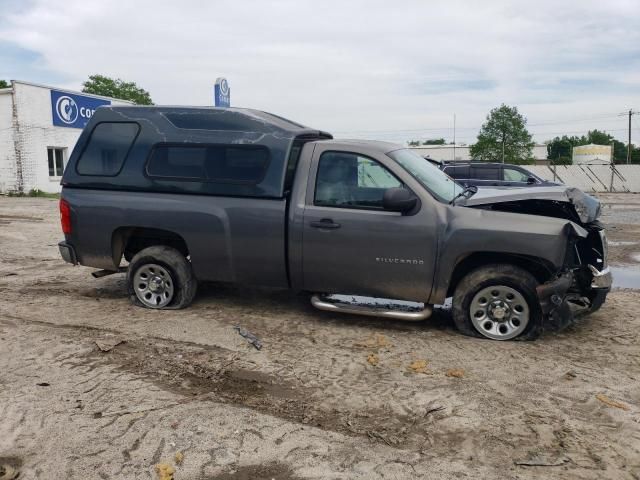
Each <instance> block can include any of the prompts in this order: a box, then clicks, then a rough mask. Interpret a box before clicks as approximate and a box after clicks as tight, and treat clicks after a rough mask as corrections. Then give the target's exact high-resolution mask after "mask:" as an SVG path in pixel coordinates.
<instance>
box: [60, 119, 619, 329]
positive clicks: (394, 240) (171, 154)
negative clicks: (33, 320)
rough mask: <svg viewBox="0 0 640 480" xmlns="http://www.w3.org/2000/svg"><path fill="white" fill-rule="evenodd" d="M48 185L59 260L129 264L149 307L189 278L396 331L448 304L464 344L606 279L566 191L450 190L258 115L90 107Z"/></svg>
mask: <svg viewBox="0 0 640 480" xmlns="http://www.w3.org/2000/svg"><path fill="white" fill-rule="evenodd" d="M62 185H63V188H62V195H61V200H60V213H61V223H62V230H63V232H64V236H65V240H64V241H63V242H61V243H60V244H59V248H60V253H61V255H62V257H63V258H64V260H66V261H67V262H70V263H73V264H81V265H86V266H90V267H95V268H98V269H102V270H101V271H100V272H94V273H96V275H95V276H99V275H105V274H108V273H112V272H118V271H125V270H126V272H127V280H128V288H129V293H130V296H131V299H132V301H133V302H134V303H136V304H138V305H141V306H144V307H148V308H182V307H185V306H187V305H188V304H189V303H191V301H192V300H193V298H194V296H195V293H196V289H197V283H198V282H201V281H224V282H235V283H239V284H251V285H262V286H268V287H280V288H290V289H294V290H298V291H302V292H309V293H311V294H312V296H311V301H312V303H313V305H314V306H316V307H318V308H320V309H324V310H331V311H342V312H348V313H358V314H371V315H379V316H384V317H389V318H402V319H410V320H411V319H413V320H420V319H424V318H427V317H428V316H429V315H430V314H431V312H432V308H433V305H435V304H442V303H443V302H444V301H445V299H446V298H448V297H453V300H452V305H453V307H452V313H453V319H454V321H455V323H456V325H457V327H458V328H459V329H460V330H461V331H462V332H464V333H466V334H469V335H475V336H482V337H486V338H490V339H494V340H508V339H513V338H519V339H532V338H535V337H537V336H538V335H539V334H540V333H541V332H542V331H543V330H544V329H545V328H550V327H552V328H561V327H563V326H566V325H567V324H569V323H571V321H572V320H573V319H574V318H575V316H576V315H577V314H578V313H588V312H592V311H594V310H596V309H598V308H599V307H600V306H601V305H602V303H603V302H604V300H605V297H606V295H607V292H608V291H609V289H610V285H611V274H610V273H609V269H608V266H607V258H606V257H607V245H606V238H605V233H604V229H603V226H602V225H601V224H600V223H599V222H598V220H597V217H598V215H599V213H600V204H599V202H598V201H597V200H596V199H595V198H592V197H590V196H588V195H585V194H584V193H582V192H580V191H579V190H575V189H569V188H566V187H544V188H536V189H526V188H525V189H518V190H517V191H513V190H480V191H478V190H477V189H476V188H474V187H471V188H467V189H465V188H463V187H461V186H460V185H458V184H457V183H456V182H454V181H453V180H452V179H451V178H450V177H448V176H447V175H446V174H445V173H443V172H442V171H440V170H439V169H438V168H436V167H435V166H433V165H431V164H430V163H429V162H427V161H425V160H424V159H423V158H421V157H420V156H418V155H417V154H414V153H413V152H412V151H411V150H408V149H406V148H402V147H401V146H398V145H394V144H390V143H383V142H375V141H358V140H334V139H333V138H332V136H331V135H330V134H328V133H326V132H323V131H318V130H313V129H310V128H307V127H304V126H302V125H300V124H297V123H294V122H292V121H289V120H286V119H283V118H281V117H278V116H275V115H272V114H269V113H265V112H261V111H256V110H247V109H235V108H229V109H218V108H186V107H101V108H99V109H97V110H96V113H95V115H94V116H93V117H92V118H91V121H90V122H89V124H88V125H87V127H86V128H85V130H84V131H83V133H82V134H81V136H80V138H79V140H78V143H77V145H76V147H75V149H74V151H73V153H72V155H71V157H70V159H69V163H68V165H67V168H66V170H65V172H64V176H63V179H62ZM123 258H124V261H125V262H128V263H125V262H123ZM123 264H124V265H127V266H126V267H125V266H123ZM344 295H355V296H365V297H371V298H375V299H380V298H382V299H392V300H393V301H392V302H390V303H384V304H383V305H381V304H380V302H377V301H376V302H373V303H367V302H360V303H355V304H354V303H353V302H346V301H344V297H343V296H344ZM403 301H404V303H403ZM407 301H408V302H416V303H411V304H408V303H407ZM394 302H395V303H394Z"/></svg>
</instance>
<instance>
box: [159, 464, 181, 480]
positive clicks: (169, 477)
mask: <svg viewBox="0 0 640 480" xmlns="http://www.w3.org/2000/svg"><path fill="white" fill-rule="evenodd" d="M156 473H157V474H158V480H173V474H174V473H176V469H175V468H173V467H172V466H171V465H169V464H168V463H159V464H157V465H156Z"/></svg>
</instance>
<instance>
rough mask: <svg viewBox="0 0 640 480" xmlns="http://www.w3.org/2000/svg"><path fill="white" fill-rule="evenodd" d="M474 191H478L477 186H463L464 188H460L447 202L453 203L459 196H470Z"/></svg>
mask: <svg viewBox="0 0 640 480" xmlns="http://www.w3.org/2000/svg"><path fill="white" fill-rule="evenodd" d="M476 193H478V187H476V186H475V185H471V186H470V187H465V189H464V190H462V191H461V192H460V193H459V194H458V195H456V196H455V197H453V199H451V201H450V202H449V205H454V204H455V201H456V200H457V199H459V198H460V197H464V198H471V197H472V196H473V195H475V194H476Z"/></svg>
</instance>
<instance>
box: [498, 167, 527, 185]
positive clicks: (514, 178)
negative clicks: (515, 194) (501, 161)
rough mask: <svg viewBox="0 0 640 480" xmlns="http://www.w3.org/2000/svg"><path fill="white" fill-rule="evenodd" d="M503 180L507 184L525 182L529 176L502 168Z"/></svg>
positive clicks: (519, 171)
mask: <svg viewBox="0 0 640 480" xmlns="http://www.w3.org/2000/svg"><path fill="white" fill-rule="evenodd" d="M503 172H504V179H505V181H507V182H525V183H526V182H527V180H528V179H529V174H527V173H525V172H523V171H522V170H516V169H515V168H509V167H504V170H503Z"/></svg>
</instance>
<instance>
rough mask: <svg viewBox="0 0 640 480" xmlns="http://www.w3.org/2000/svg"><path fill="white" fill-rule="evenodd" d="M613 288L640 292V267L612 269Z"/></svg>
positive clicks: (631, 266)
mask: <svg viewBox="0 0 640 480" xmlns="http://www.w3.org/2000/svg"><path fill="white" fill-rule="evenodd" d="M611 273H612V274H613V288H633V289H639V290H640V265H628V266H624V267H611Z"/></svg>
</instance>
